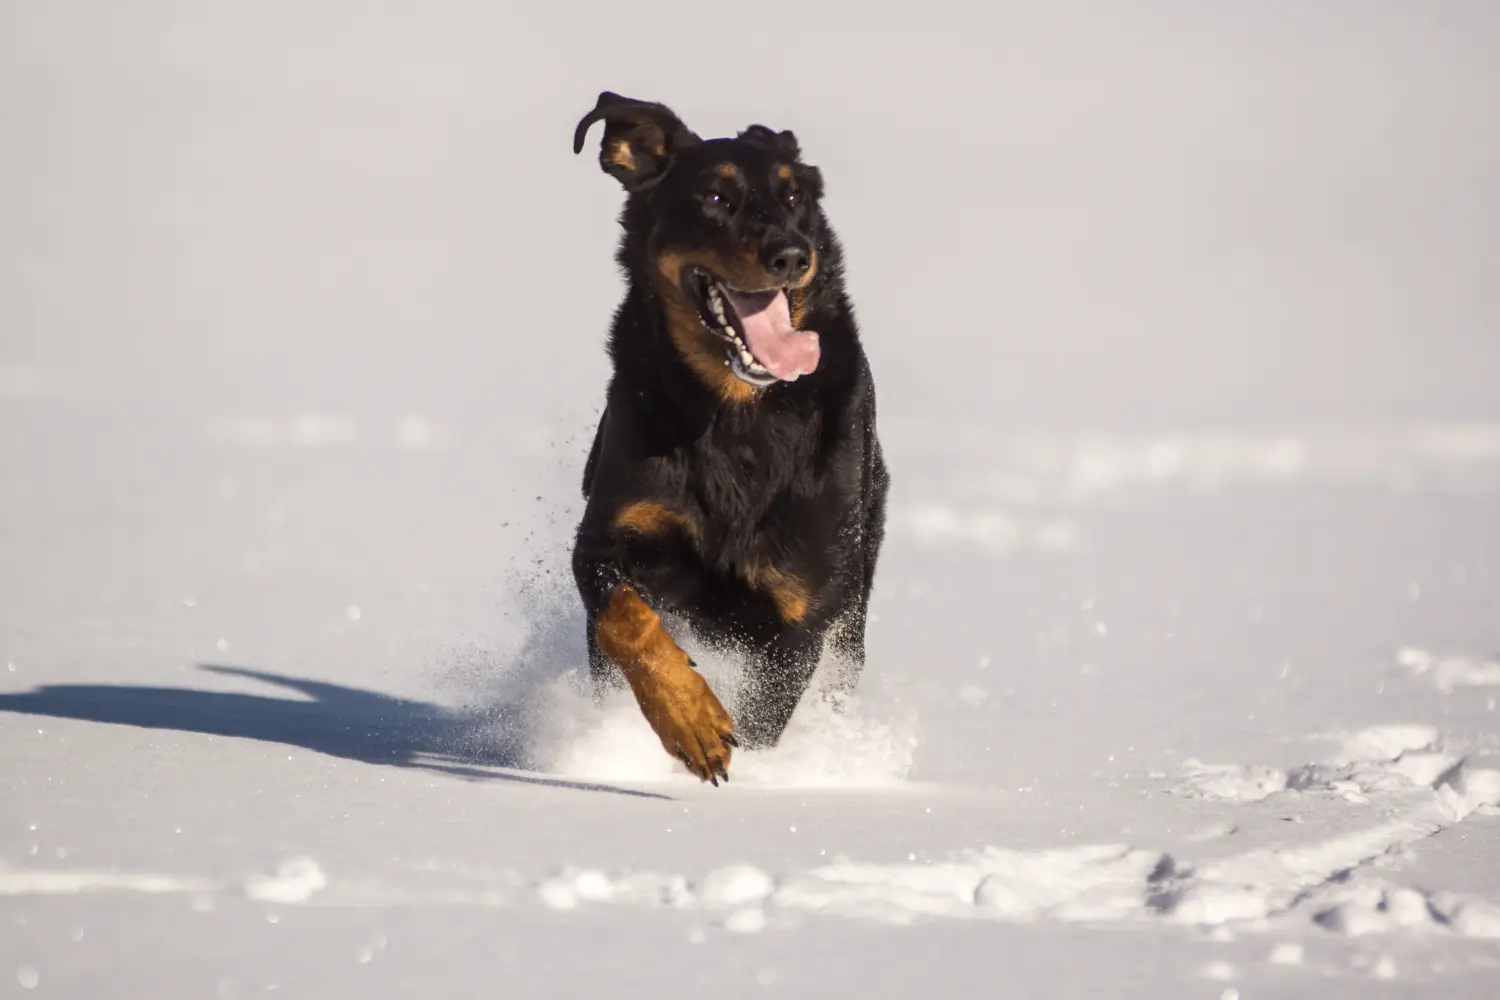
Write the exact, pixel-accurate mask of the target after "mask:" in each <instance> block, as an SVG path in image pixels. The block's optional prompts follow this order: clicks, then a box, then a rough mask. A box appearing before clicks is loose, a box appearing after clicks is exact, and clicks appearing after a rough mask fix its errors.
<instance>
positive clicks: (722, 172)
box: [714, 163, 740, 181]
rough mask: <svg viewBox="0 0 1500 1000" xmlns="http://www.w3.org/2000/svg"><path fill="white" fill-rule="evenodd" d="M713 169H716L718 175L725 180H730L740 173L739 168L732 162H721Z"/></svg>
mask: <svg viewBox="0 0 1500 1000" xmlns="http://www.w3.org/2000/svg"><path fill="white" fill-rule="evenodd" d="M714 169H715V170H717V171H718V174H719V176H720V177H723V178H724V179H725V180H731V181H732V180H734V179H735V178H736V177H738V176H739V175H740V168H739V167H737V166H735V165H734V164H733V163H721V164H719V165H718V166H717V167H715V168H714Z"/></svg>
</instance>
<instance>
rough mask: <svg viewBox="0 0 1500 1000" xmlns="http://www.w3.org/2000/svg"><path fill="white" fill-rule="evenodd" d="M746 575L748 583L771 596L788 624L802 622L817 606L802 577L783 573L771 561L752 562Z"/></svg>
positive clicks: (777, 609) (777, 610) (783, 619)
mask: <svg viewBox="0 0 1500 1000" xmlns="http://www.w3.org/2000/svg"><path fill="white" fill-rule="evenodd" d="M744 576H745V582H746V583H748V584H749V585H750V586H752V587H754V588H755V589H756V590H763V591H765V592H766V594H767V595H769V596H770V598H771V601H772V602H773V603H774V604H775V605H776V612H777V614H779V615H781V620H782V621H784V622H786V623H787V624H788V625H798V624H800V623H801V622H802V621H803V620H804V619H806V618H807V615H808V613H809V612H810V611H812V610H813V608H814V607H815V606H816V599H815V598H814V597H813V594H812V591H810V590H809V589H808V586H807V584H806V583H805V582H803V581H802V579H801V578H799V577H797V576H794V575H792V574H791V573H783V572H782V571H781V570H779V569H777V568H776V567H775V566H772V565H771V564H770V563H765V562H758V563H752V564H751V565H750V566H749V567H747V568H746V570H745V574H744Z"/></svg>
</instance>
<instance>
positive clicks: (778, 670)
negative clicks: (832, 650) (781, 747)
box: [734, 629, 823, 748]
mask: <svg viewBox="0 0 1500 1000" xmlns="http://www.w3.org/2000/svg"><path fill="white" fill-rule="evenodd" d="M822 655H823V632H822V631H821V630H819V631H809V630H803V629H786V630H784V631H783V632H782V633H781V634H779V635H778V636H777V637H776V638H775V639H773V640H772V641H771V642H770V643H769V644H768V645H766V646H764V647H763V648H762V651H761V655H760V662H758V663H757V664H756V665H755V666H754V667H753V668H752V669H751V672H750V676H749V677H748V678H747V681H748V683H747V684H746V685H745V688H744V690H743V692H742V693H741V695H740V702H739V706H738V708H739V711H738V713H737V716H738V717H737V718H736V719H735V726H734V731H735V732H736V733H737V734H738V735H739V738H740V742H741V744H743V745H744V746H747V747H759V748H765V747H773V746H775V745H776V743H777V742H778V741H779V740H780V739H781V734H782V733H783V732H784V731H785V730H786V727H787V723H788V722H790V721H791V719H792V713H793V712H795V711H796V710H797V705H798V703H800V702H801V701H802V695H803V694H804V693H805V692H806V691H807V685H808V683H809V682H810V681H811V680H812V676H813V673H814V672H816V671H817V669H818V661H819V659H820V658H821V657H822Z"/></svg>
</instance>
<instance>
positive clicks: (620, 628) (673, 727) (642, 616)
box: [594, 584, 734, 781]
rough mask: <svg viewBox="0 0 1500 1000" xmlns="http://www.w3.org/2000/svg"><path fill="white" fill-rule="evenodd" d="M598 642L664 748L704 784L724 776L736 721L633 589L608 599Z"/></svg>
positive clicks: (597, 625)
mask: <svg viewBox="0 0 1500 1000" xmlns="http://www.w3.org/2000/svg"><path fill="white" fill-rule="evenodd" d="M594 639H595V640H596V641H597V642H598V643H599V649H600V651H601V652H603V653H604V655H605V656H607V657H609V658H610V659H611V660H613V661H614V663H615V665H616V666H618V667H619V668H620V672H621V673H623V674H624V675H625V680H626V681H628V682H629V684H630V689H631V691H633V692H634V693H635V700H636V702H637V703H639V705H640V706H641V714H642V715H644V716H645V717H646V721H647V722H648V723H650V725H651V728H652V729H653V730H655V731H656V735H657V738H658V739H660V740H661V745H662V748H663V749H664V750H666V751H667V753H669V754H671V755H672V756H673V757H678V758H680V759H684V761H685V763H686V764H687V766H688V768H689V770H691V771H692V772H693V773H694V774H696V775H698V777H700V778H702V779H703V780H705V781H707V780H708V779H709V778H710V777H712V776H715V775H720V776H722V775H726V774H727V773H728V768H729V757H730V749H729V746H728V745H727V744H726V743H725V742H724V738H725V737H726V736H730V735H731V734H732V733H733V732H734V722H733V720H732V719H730V717H729V713H728V712H726V711H725V710H724V706H723V705H722V704H720V703H719V699H718V698H716V697H715V696H714V693H713V690H712V689H710V688H709V686H708V682H707V681H705V680H704V679H703V677H702V676H701V675H700V674H699V673H698V672H697V671H696V670H694V669H693V667H692V664H691V663H690V662H689V661H688V656H687V654H686V653H684V652H683V651H682V648H681V647H680V646H678V645H677V643H676V642H675V641H673V639H672V637H671V636H670V635H669V634H667V630H666V629H665V628H663V627H662V624H661V617H660V616H659V615H657V613H656V612H655V611H652V610H651V608H650V607H649V606H648V605H647V604H646V602H645V601H643V600H641V596H640V594H638V593H636V591H635V588H634V587H631V586H629V585H625V584H622V585H620V586H618V587H616V588H615V590H614V592H613V593H612V594H610V597H609V603H608V604H607V605H605V607H604V610H603V611H601V612H600V613H599V616H598V619H597V621H596V623H595V626H594Z"/></svg>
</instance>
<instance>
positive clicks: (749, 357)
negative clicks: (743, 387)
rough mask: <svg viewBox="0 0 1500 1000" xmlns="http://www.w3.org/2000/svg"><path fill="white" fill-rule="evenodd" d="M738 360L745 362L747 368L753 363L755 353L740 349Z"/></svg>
mask: <svg viewBox="0 0 1500 1000" xmlns="http://www.w3.org/2000/svg"><path fill="white" fill-rule="evenodd" d="M740 360H741V361H743V362H744V363H745V367H746V368H749V367H750V366H751V365H753V364H755V355H753V354H751V353H750V352H749V351H740Z"/></svg>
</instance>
